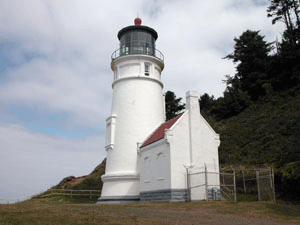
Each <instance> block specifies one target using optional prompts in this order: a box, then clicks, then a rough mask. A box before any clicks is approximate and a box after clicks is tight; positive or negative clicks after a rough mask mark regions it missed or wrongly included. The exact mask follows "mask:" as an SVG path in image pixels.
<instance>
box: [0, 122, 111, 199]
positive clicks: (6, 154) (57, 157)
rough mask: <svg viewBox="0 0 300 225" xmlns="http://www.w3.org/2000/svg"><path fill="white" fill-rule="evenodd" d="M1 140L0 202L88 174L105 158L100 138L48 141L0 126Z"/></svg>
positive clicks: (17, 129)
mask: <svg viewBox="0 0 300 225" xmlns="http://www.w3.org/2000/svg"><path fill="white" fill-rule="evenodd" d="M0 136H1V142H0V149H1V151H0V165H1V173H0V199H5V198H10V199H11V198H17V197H22V196H31V195H33V194H36V193H38V192H40V191H42V190H46V189H47V188H50V187H51V186H53V185H55V184H57V183H58V182H59V181H60V180H61V179H63V178H64V177H66V176H70V175H73V176H81V175H86V174H89V173H90V172H91V171H92V170H93V169H94V167H96V166H97V165H98V164H99V163H100V162H101V161H102V160H103V159H104V157H105V150H104V147H103V146H104V143H103V142H102V140H103V137H100V136H96V137H89V138H86V139H68V138H62V137H54V136H52V137H49V136H46V135H42V134H40V133H34V132H30V131H28V130H27V129H24V128H22V127H18V126H0ZM0 202H1V201H0Z"/></svg>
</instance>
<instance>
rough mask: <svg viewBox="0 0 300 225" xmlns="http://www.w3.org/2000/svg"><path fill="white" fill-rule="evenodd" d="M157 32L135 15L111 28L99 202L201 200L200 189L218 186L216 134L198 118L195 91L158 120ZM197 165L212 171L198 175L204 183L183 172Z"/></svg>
mask: <svg viewBox="0 0 300 225" xmlns="http://www.w3.org/2000/svg"><path fill="white" fill-rule="evenodd" d="M157 37H158V35H157V32H156V31H155V30H154V29H152V28H150V27H147V26H141V20H140V18H136V19H135V25H134V26H128V27H125V28H123V29H122V30H120V31H119V33H118V38H119V40H120V48H119V49H118V50H117V51H115V52H114V53H113V55H112V63H111V68H112V70H113V72H114V78H113V84H112V88H113V99H112V109H111V115H110V116H109V117H108V119H107V120H106V143H105V149H106V151H107V161H106V169H105V175H103V176H102V181H103V188H102V193H101V197H100V198H99V200H98V202H99V203H118V202H131V201H139V200H141V201H186V200H188V199H191V200H201V199H207V198H208V197H207V193H208V190H207V188H208V187H209V189H211V188H212V187H217V188H219V176H218V175H217V174H215V173H218V172H219V160H218V146H219V143H220V141H219V135H218V134H216V133H215V132H214V131H213V129H212V128H211V127H210V126H209V124H208V123H207V122H206V121H205V119H204V118H203V117H202V116H201V114H200V108H199V99H198V93H197V92H194V91H189V92H187V96H186V111H185V112H184V113H183V114H181V115H179V116H177V117H176V118H173V119H171V120H169V121H167V122H165V102H164V96H163V83H162V81H161V72H162V70H163V69H164V61H163V55H162V53H161V52H160V51H158V50H157V49H155V41H156V39H157ZM204 165H206V168H207V166H208V167H209V168H208V170H209V172H211V173H214V174H209V179H208V177H207V176H206V178H205V179H206V186H205V187H206V188H203V186H201V185H200V186H199V185H194V184H195V183H197V182H202V180H203V179H202V178H200V177H201V175H199V176H187V171H188V172H189V173H191V172H193V171H196V170H197V169H198V170H199V168H197V166H198V167H199V166H204ZM186 168H189V169H186ZM200 170H201V169H200ZM206 174H207V173H206ZM207 184H209V185H210V186H207ZM194 186H195V187H194Z"/></svg>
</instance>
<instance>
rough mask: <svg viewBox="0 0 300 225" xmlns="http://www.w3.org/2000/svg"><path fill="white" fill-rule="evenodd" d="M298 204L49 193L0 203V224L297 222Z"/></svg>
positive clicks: (298, 220) (299, 209)
mask: <svg viewBox="0 0 300 225" xmlns="http://www.w3.org/2000/svg"><path fill="white" fill-rule="evenodd" d="M299 222H300V208H299V206H290V205H283V204H273V203H269V202H239V203H231V202H225V201H209V202H207V201H200V202H183V203H131V204H113V205H101V204H99V205H96V204H74V203H72V202H70V201H68V199H65V198H60V197H53V198H48V199H33V200H29V201H25V202H21V203H16V204H12V205H0V224H41V225H44V224H234V223H238V224H276V223H284V224H297V223H298V224H299Z"/></svg>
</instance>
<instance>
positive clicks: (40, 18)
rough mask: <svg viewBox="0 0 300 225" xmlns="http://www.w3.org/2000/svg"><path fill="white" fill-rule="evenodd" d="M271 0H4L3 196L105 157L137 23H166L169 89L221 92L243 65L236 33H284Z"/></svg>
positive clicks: (0, 74) (0, 73)
mask: <svg viewBox="0 0 300 225" xmlns="http://www.w3.org/2000/svg"><path fill="white" fill-rule="evenodd" d="M267 3H268V1H265V0H261V1H260V0H255V1H251V0H249V1H245V0H231V1H228V0H210V1H204V0H187V1H180V0H172V1H171V0H160V1H158V0H130V1H126V4H125V3H124V1H121V0H112V1H98V0H87V1H80V0H72V1H71V0H64V1H58V0H28V1H22V0H14V1H12V0H2V1H1V3H0V115H1V117H0V165H1V169H0V202H1V199H2V200H3V199H4V201H7V199H17V198H23V197H24V196H25V197H29V196H31V195H33V194H37V193H38V192H40V191H43V190H45V189H47V188H49V187H51V186H52V185H55V184H56V183H58V182H59V181H60V180H61V179H63V178H64V177H66V176H69V175H74V176H81V175H85V174H88V173H89V172H91V171H92V170H93V168H94V167H95V166H97V165H98V164H99V163H100V162H101V161H102V160H103V158H104V157H105V154H106V153H105V150H104V136H105V119H106V117H107V116H108V115H109V112H110V104H111V95H112V89H111V82H112V72H111V70H110V60H111V59H110V56H111V53H112V52H113V51H114V50H116V49H117V48H118V39H117V33H118V31H119V30H120V29H122V28H123V27H125V26H128V25H132V24H133V20H134V18H135V17H136V15H137V13H139V16H140V17H141V18H142V20H143V25H147V26H150V27H152V28H154V29H155V30H156V31H157V32H158V36H159V37H158V40H157V48H158V49H159V50H160V51H162V52H163V54H164V57H165V69H164V71H163V73H162V77H163V83H164V90H165V91H167V90H171V91H174V92H175V94H176V95H177V96H178V97H183V96H184V93H185V92H186V91H187V90H197V91H198V92H199V93H200V94H204V93H205V92H206V93H209V94H210V95H212V94H213V95H214V96H215V97H219V96H221V95H222V93H223V91H224V89H225V84H224V83H222V80H223V79H224V76H225V75H227V74H231V75H233V74H234V72H235V68H234V66H235V65H233V64H232V62H230V61H229V60H224V59H222V58H223V57H224V56H226V55H227V54H229V53H231V52H232V51H233V45H234V42H233V38H234V37H238V36H240V35H241V34H242V32H243V31H245V30H247V29H250V30H261V34H262V35H264V36H265V38H266V40H267V41H269V42H271V41H274V40H276V37H278V38H279V39H280V37H281V33H282V30H283V25H281V24H276V25H273V26H272V25H271V20H270V19H269V18H267V16H266V8H267Z"/></svg>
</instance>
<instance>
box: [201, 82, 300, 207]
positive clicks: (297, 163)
mask: <svg viewBox="0 0 300 225" xmlns="http://www.w3.org/2000/svg"><path fill="white" fill-rule="evenodd" d="M299 109H300V86H297V87H295V88H293V89H289V90H286V91H281V92H277V93H270V94H269V95H268V96H264V97H261V98H260V99H259V100H257V101H255V102H253V103H252V104H251V105H250V106H249V107H248V108H247V109H245V110H244V111H243V112H241V113H240V114H238V115H237V116H233V117H231V118H229V119H225V120H221V121H218V122H216V121H214V120H213V119H212V118H211V117H208V116H206V117H207V118H208V120H210V122H211V124H212V126H213V127H214V129H215V130H216V132H217V133H219V134H220V138H221V145H220V148H219V157H220V163H222V164H226V165H255V166H258V165H272V166H273V167H274V168H275V171H276V183H277V184H278V185H279V186H277V189H278V194H279V197H280V196H281V197H288V196H287V193H289V194H293V193H294V194H295V195H294V197H292V198H294V199H295V200H298V201H300V198H299V196H297V195H298V194H296V193H300V189H299V186H300V183H299V180H300V110H299ZM204 116H205V115H204ZM295 196H296V198H295Z"/></svg>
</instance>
